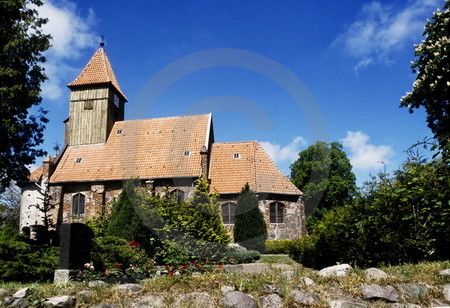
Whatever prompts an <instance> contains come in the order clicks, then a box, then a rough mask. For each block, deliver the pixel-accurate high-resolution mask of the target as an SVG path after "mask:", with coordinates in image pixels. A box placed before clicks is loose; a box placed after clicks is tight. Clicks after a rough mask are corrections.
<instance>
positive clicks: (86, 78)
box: [67, 47, 127, 101]
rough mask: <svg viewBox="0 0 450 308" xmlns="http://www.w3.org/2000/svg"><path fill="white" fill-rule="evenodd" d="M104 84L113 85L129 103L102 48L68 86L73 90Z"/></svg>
mask: <svg viewBox="0 0 450 308" xmlns="http://www.w3.org/2000/svg"><path fill="white" fill-rule="evenodd" d="M103 83H110V84H111V85H113V86H114V88H116V90H117V91H118V92H119V93H120V94H121V95H122V96H123V98H124V99H125V100H126V101H127V98H126V96H125V95H124V94H123V92H122V90H121V89H120V86H119V83H118V82H117V79H116V76H115V75H114V72H113V69H112V67H111V63H110V62H109V59H108V57H107V56H106V52H105V50H104V49H103V48H102V47H100V48H99V49H98V50H97V51H96V52H95V54H94V55H93V56H92V58H91V60H89V62H88V64H87V65H86V66H85V68H84V69H83V71H82V72H81V73H80V75H79V76H78V77H77V78H75V80H74V81H72V82H71V83H69V84H68V85H67V86H68V87H69V88H72V87H76V86H85V85H93V84H103Z"/></svg>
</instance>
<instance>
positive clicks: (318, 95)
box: [38, 0, 444, 183]
mask: <svg viewBox="0 0 450 308" xmlns="http://www.w3.org/2000/svg"><path fill="white" fill-rule="evenodd" d="M443 4H444V1H443V0H411V1H399V0H390V1H357V2H355V1H329V0H325V1H297V0H292V1H289V0H287V1H247V0H243V1H142V0H138V1H133V2H127V3H125V2H123V1H104V0H96V1H73V2H71V1H59V0H51V1H46V3H45V4H44V6H43V7H41V8H39V12H40V14H41V15H42V16H44V17H48V18H49V23H48V24H47V25H46V28H45V31H46V32H47V33H50V34H52V36H53V38H54V39H53V47H52V48H51V49H50V50H48V51H47V53H46V56H47V59H48V62H47V63H46V64H45V67H46V72H47V75H48V77H49V80H48V81H47V82H46V83H45V84H44V85H43V104H42V107H44V108H45V109H47V110H49V111H50V113H49V118H50V121H51V122H50V123H49V124H48V126H47V129H46V132H45V139H46V141H45V144H44V148H45V149H46V150H47V151H48V152H49V153H51V154H54V152H53V150H52V148H53V145H54V143H55V142H56V141H58V142H59V143H60V144H61V143H63V139H64V137H63V136H64V126H63V123H62V121H63V120H64V119H66V118H67V116H68V111H69V94H70V93H69V89H68V88H66V86H65V85H66V84H67V83H69V82H71V81H72V80H73V79H75V78H76V76H77V75H78V74H79V73H80V71H81V70H82V68H83V67H84V65H85V64H86V63H87V61H88V60H89V59H90V58H91V56H92V55H93V53H94V52H95V50H96V49H97V48H98V46H99V42H100V40H101V38H100V37H101V35H103V36H104V38H105V43H106V46H105V50H106V52H107V54H108V57H109V59H110V61H111V63H112V66H113V69H114V71H115V74H116V77H117V79H118V81H119V84H120V86H121V88H122V90H123V92H124V93H125V95H126V96H127V97H128V100H129V102H128V103H127V105H126V115H125V118H126V119H138V118H149V117H164V116H176V115H184V114H192V113H208V112H213V119H214V129H215V136H216V141H217V142H227V141H244V140H257V141H260V142H262V144H263V146H264V147H265V149H266V151H267V152H268V153H269V155H270V156H271V157H272V159H273V160H274V162H275V163H276V164H277V165H278V166H279V168H280V169H281V170H282V172H283V173H285V174H289V172H290V171H289V165H290V164H291V163H292V162H293V161H294V160H295V159H296V157H297V153H298V152H299V151H301V150H304V149H306V148H307V147H308V146H309V145H311V144H314V143H315V142H316V140H323V141H328V142H330V141H340V142H341V143H343V145H344V150H345V151H346V153H347V154H348V156H349V158H350V159H351V162H352V164H353V166H354V169H353V171H354V172H355V174H356V175H357V177H358V183H362V181H364V180H365V179H367V178H368V175H369V174H370V173H372V174H374V173H377V172H378V171H380V170H381V171H382V170H383V169H384V165H386V168H387V171H390V170H395V169H398V168H399V166H400V164H401V163H402V162H403V161H404V159H405V157H406V155H405V153H404V151H405V150H406V149H407V148H408V147H410V146H411V145H412V144H413V143H415V142H417V141H419V140H421V139H423V138H424V137H426V136H431V133H430V131H429V130H428V128H427V127H426V123H425V114H424V112H423V111H422V110H418V111H416V112H415V113H413V114H409V113H408V110H406V109H400V108H399V107H398V106H399V103H400V98H401V97H402V96H403V95H405V93H406V92H408V91H411V88H412V83H413V82H414V80H415V76H414V75H413V74H412V72H411V69H410V61H412V60H414V50H413V44H418V43H420V41H421V40H422V39H423V38H422V36H421V35H422V32H423V27H424V25H425V23H426V19H427V18H431V16H432V12H433V11H435V10H436V9H437V8H441V7H442V6H443ZM38 163H39V162H38Z"/></svg>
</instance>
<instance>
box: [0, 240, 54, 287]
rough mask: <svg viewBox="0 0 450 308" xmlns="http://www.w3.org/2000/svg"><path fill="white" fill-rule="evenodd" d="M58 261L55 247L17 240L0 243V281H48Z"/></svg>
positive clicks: (51, 277)
mask: <svg viewBox="0 0 450 308" xmlns="http://www.w3.org/2000/svg"><path fill="white" fill-rule="evenodd" d="M58 261H59V248H57V247H52V246H50V245H46V244H42V245H37V244H36V245H31V244H28V243H25V242H23V241H19V240H17V241H16V240H6V241H0V279H1V280H3V281H21V282H31V281H50V280H52V279H53V276H54V272H55V269H56V268H57V266H58Z"/></svg>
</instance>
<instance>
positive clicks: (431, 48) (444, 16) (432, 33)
mask: <svg viewBox="0 0 450 308" xmlns="http://www.w3.org/2000/svg"><path fill="white" fill-rule="evenodd" d="M423 34H424V36H425V40H423V41H422V43H420V44H418V45H416V46H415V47H414V50H415V53H414V55H415V56H416V60H415V61H414V62H413V63H412V65H411V67H412V69H413V72H414V73H415V74H417V78H416V81H415V82H414V84H413V89H412V92H410V93H407V94H406V95H405V96H404V97H402V99H401V103H400V106H401V107H407V108H409V111H410V112H411V113H412V112H413V111H414V109H417V108H420V107H423V108H425V111H426V114H427V123H428V127H429V128H430V129H431V131H432V132H433V134H434V137H435V138H436V140H437V141H438V144H439V148H440V149H441V152H442V154H443V155H444V158H445V159H447V163H449V162H450V0H446V1H445V5H444V7H443V9H442V10H437V11H436V12H434V14H433V18H432V19H431V20H429V21H428V22H427V24H426V26H425V31H424V33H423Z"/></svg>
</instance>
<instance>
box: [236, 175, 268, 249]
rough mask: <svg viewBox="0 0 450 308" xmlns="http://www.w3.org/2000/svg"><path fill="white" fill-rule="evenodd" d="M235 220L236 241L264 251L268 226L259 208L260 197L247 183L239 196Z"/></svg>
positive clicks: (248, 247) (249, 247)
mask: <svg viewBox="0 0 450 308" xmlns="http://www.w3.org/2000/svg"><path fill="white" fill-rule="evenodd" d="M235 213H236V217H235V220H234V230H233V231H234V241H235V242H236V243H238V244H240V245H242V246H244V247H246V248H247V249H252V250H257V251H259V252H264V247H265V242H266V239H267V227H266V222H265V221H264V215H263V213H262V212H261V211H260V210H259V208H258V198H257V197H256V195H255V193H254V192H253V191H252V190H250V186H249V185H248V183H247V184H245V186H244V187H243V188H242V191H241V193H240V194H239V196H238V198H237V206H236V212H235Z"/></svg>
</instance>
